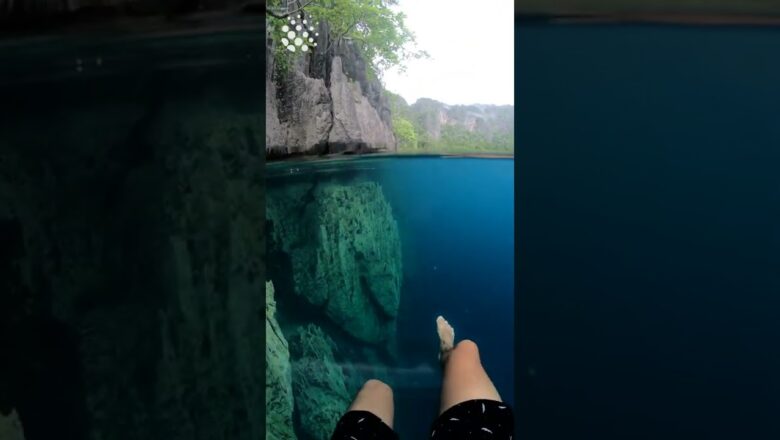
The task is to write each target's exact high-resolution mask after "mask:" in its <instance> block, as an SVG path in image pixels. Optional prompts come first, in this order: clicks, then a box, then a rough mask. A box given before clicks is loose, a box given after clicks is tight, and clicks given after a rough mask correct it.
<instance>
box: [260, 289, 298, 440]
mask: <svg viewBox="0 0 780 440" xmlns="http://www.w3.org/2000/svg"><path fill="white" fill-rule="evenodd" d="M292 416H293V390H292V370H291V367H290V351H289V348H288V345H287V340H286V339H285V338H284V334H283V333H282V329H281V328H280V327H279V323H278V322H277V321H276V301H274V285H273V284H272V283H271V282H270V281H269V282H267V283H265V427H266V428H265V438H266V440H291V439H295V433H294V432H293V425H292Z"/></svg>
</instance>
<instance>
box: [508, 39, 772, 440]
mask: <svg viewBox="0 0 780 440" xmlns="http://www.w3.org/2000/svg"><path fill="white" fill-rule="evenodd" d="M516 53H517V68H516V69H517V70H516V72H517V73H516V75H517V86H518V87H517V89H516V90H517V97H516V102H517V103H518V111H517V113H516V115H517V124H518V127H517V131H518V132H519V133H520V135H519V136H518V140H519V141H518V145H517V146H516V158H517V161H518V184H519V187H518V188H519V190H518V200H517V203H518V207H519V210H520V211H519V215H518V226H519V229H518V231H519V235H518V246H519V248H518V250H519V254H518V255H519V258H518V297H517V300H518V315H517V316H518V321H517V327H518V335H519V351H518V376H517V378H518V381H519V383H518V389H519V390H520V392H519V394H518V395H517V399H518V405H519V406H520V426H519V429H518V431H519V434H520V437H521V438H524V439H529V440H530V439H558V438H561V439H563V438H566V439H569V438H599V439H602V440H604V439H625V438H634V439H639V438H648V439H651V438H652V439H660V438H663V439H684V438H685V439H690V438H696V439H704V438H707V439H721V438H722V439H726V438H749V439H771V438H780V419H779V418H778V414H780V345H778V337H780V319H778V317H779V316H780V314H779V313H778V312H779V311H780V295H778V294H780V107H778V106H779V105H780V81H779V80H778V79H780V29H776V28H764V29H759V28H736V27H722V28H720V27H716V28H699V27H673V26H551V25H530V24H528V25H519V26H518V28H517V32H516Z"/></svg>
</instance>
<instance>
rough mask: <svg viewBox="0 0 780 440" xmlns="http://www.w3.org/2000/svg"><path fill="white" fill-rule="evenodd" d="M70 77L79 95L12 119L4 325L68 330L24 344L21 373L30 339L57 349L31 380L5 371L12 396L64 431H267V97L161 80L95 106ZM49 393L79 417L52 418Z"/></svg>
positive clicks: (204, 435)
mask: <svg viewBox="0 0 780 440" xmlns="http://www.w3.org/2000/svg"><path fill="white" fill-rule="evenodd" d="M61 87H63V88H64V87H74V90H73V93H72V95H73V96H74V97H76V99H75V100H74V101H69V100H67V99H65V98H63V99H62V100H55V101H54V102H50V100H49V99H48V98H46V100H45V103H44V104H43V105H29V106H28V107H25V109H20V111H19V114H18V118H17V117H16V116H15V117H14V119H10V118H9V119H7V120H6V121H2V122H0V125H2V130H0V132H2V133H3V138H4V139H3V142H0V217H2V218H0V230H7V231H8V233H9V234H10V236H12V238H14V242H15V243H17V242H18V245H19V249H18V251H16V250H14V252H13V253H9V252H6V249H5V248H3V249H2V250H0V272H3V274H4V276H3V277H1V278H2V279H0V287H2V288H0V291H6V289H5V287H8V289H10V290H9V291H11V292H14V298H11V299H12V301H11V306H13V307H14V310H13V311H12V312H7V311H6V310H2V311H0V316H3V317H5V315H6V313H12V314H13V315H12V318H13V319H12V320H6V319H2V320H0V329H2V330H4V331H5V330H6V328H8V329H11V330H15V329H28V330H27V331H26V332H25V333H20V335H21V336H24V337H25V339H23V340H27V339H32V337H33V336H35V335H37V334H40V333H41V325H42V324H38V323H39V322H43V323H45V324H46V325H47V326H48V327H47V328H52V329H54V330H56V332H55V331H54V330H52V331H48V332H47V333H46V335H47V338H48V339H46V340H45V341H46V342H47V344H43V343H38V344H24V345H23V344H17V345H18V346H19V347H20V348H19V349H17V350H16V351H11V352H10V354H9V355H8V356H9V358H13V359H14V361H13V362H14V364H18V365H19V366H18V367H15V368H14V369H13V370H11V371H25V370H23V368H25V367H27V366H28V365H27V364H23V363H22V362H23V361H24V360H25V359H26V358H25V357H24V356H22V354H26V353H27V352H28V351H29V352H32V354H33V355H34V356H35V357H33V359H36V360H37V359H44V360H45V359H49V358H50V357H53V356H55V355H56V356H57V359H58V362H59V363H57V364H52V363H47V362H36V363H31V365H32V366H34V367H35V370H34V373H35V375H34V378H35V381H36V382H35V383H33V384H31V385H34V386H28V387H27V388H26V389H23V390H21V391H19V392H17V391H16V390H17V388H19V387H18V386H17V385H16V384H17V383H22V381H24V380H26V378H27V376H25V375H5V376H3V377H0V389H3V390H5V389H12V390H14V392H13V394H11V395H9V396H5V395H4V396H3V397H2V400H6V399H7V400H8V401H9V402H3V404H4V405H6V404H7V405H10V406H15V407H16V408H17V409H18V411H19V416H20V418H21V420H23V421H25V420H27V418H28V417H29V418H33V419H35V420H48V421H50V424H51V426H53V427H54V428H53V429H57V430H59V431H60V432H61V437H62V438H77V439H80V438H90V439H117V440H131V439H132V440H136V439H148V438H166V439H169V440H179V439H182V440H183V439H190V440H196V439H202V440H205V439H209V440H218V439H228V438H229V439H235V440H238V439H247V440H248V439H258V438H262V437H263V433H264V431H265V426H263V425H262V423H260V422H261V419H262V418H261V417H258V414H262V411H264V404H265V402H264V399H263V389H262V387H261V385H262V381H263V376H262V374H263V372H262V371H261V368H259V366H261V365H262V362H263V358H262V356H263V350H264V348H263V347H264V343H263V340H262V331H263V328H262V327H261V326H262V320H261V316H262V315H261V313H262V310H263V304H262V296H261V295H262V291H263V288H264V278H265V274H264V272H263V271H264V269H263V265H262V263H263V258H264V253H265V242H264V233H263V224H264V222H263V215H262V213H263V199H264V190H263V185H264V180H263V175H262V158H263V155H264V148H263V147H262V145H263V131H262V130H263V116H262V111H257V112H254V113H253V112H252V111H251V108H249V107H241V108H239V109H237V108H236V105H235V103H232V102H226V101H227V100H226V98H225V97H224V96H225V95H226V94H227V93H215V94H214V96H213V97H211V96H210V95H208V94H207V93H205V92H202V91H199V92H198V93H197V94H196V96H193V97H191V98H190V99H185V98H182V97H181V94H177V95H176V96H175V97H174V96H168V95H162V94H161V93H162V92H161V91H160V90H161V89H158V88H155V87H153V86H152V85H150V86H149V89H150V90H151V92H148V93H147V92H144V94H145V96H141V97H139V98H138V99H137V102H136V101H133V104H132V105H130V104H127V105H124V104H123V102H124V101H123V100H122V99H117V101H118V102H117V103H116V104H113V100H111V99H109V98H108V97H107V98H106V101H109V102H112V104H111V105H108V104H107V105H106V107H105V108H89V107H85V104H84V103H83V102H82V101H83V100H84V98H83V96H86V95H87V94H88V93H86V92H84V93H81V92H83V90H82V89H80V88H79V84H76V85H73V84H67V85H63V86H61ZM84 87H87V88H90V87H94V84H91V83H90V84H87V83H86V82H85V84H84ZM182 87H184V86H182ZM55 90H57V91H61V90H60V89H55ZM100 90H101V91H102V90H107V89H105V88H101V89H100ZM139 90H146V87H139ZM199 90H200V89H199ZM139 93H140V92H139ZM42 96H44V97H48V96H49V95H47V94H42ZM68 96H70V94H69V95H68ZM89 96H93V95H91V94H90V95H89ZM25 99H27V96H25ZM14 102H15V101H14ZM41 127H46V129H45V130H42V129H41ZM5 224H8V225H11V226H13V227H11V226H9V227H7V228H6V227H4V225H5ZM0 233H2V231H0ZM17 238H18V239H17ZM6 271H7V272H6ZM5 274H8V275H9V276H8V277H6V276H5ZM16 296H19V298H18V300H17V299H16ZM0 297H2V295H0ZM5 301H6V298H5V297H3V298H2V299H0V303H2V305H5ZM6 326H8V327H6ZM50 334H51V337H49V335H50ZM32 340H35V339H32ZM12 348H13V347H12ZM71 363H73V364H75V365H73V366H72V367H69V369H67V370H66V369H64V368H59V366H60V365H68V366H70V364H71ZM30 371H33V370H32V369H30ZM31 375H32V373H31ZM50 383H61V384H62V385H61V387H60V388H57V389H52V388H51V387H44V386H43V385H47V386H48V385H49V384H50ZM70 384H73V385H70ZM44 390H45V391H44ZM65 391H67V393H66V392H65ZM25 392H26V393H27V394H24V393H25ZM32 393H37V394H35V395H34V397H30V396H31V395H32ZM45 393H48V394H49V395H56V396H57V399H54V400H52V399H48V397H50V396H47V395H46V394H45ZM20 401H21V402H29V401H34V403H35V405H27V406H21V405H19V402H20ZM47 401H51V402H54V403H57V404H59V405H61V406H63V407H64V408H60V409H59V411H60V412H61V413H62V414H66V415H67V416H68V417H67V418H68V419H71V418H73V419H75V418H76V416H78V415H85V417H84V419H83V423H82V422H81V421H79V423H78V424H76V423H75V422H74V423H73V425H74V427H73V428H68V427H66V426H63V425H64V424H60V423H57V420H54V418H53V417H49V415H50V414H51V413H52V412H53V411H52V409H51V407H53V406H54V403H52V404H48V403H47ZM71 413H74V415H73V417H71ZM61 418H63V419H64V418H66V417H64V416H61ZM44 428H46V429H49V430H51V429H52V428H50V427H49V428H47V427H46V426H44V424H41V423H38V424H36V426H35V427H33V426H31V427H30V428H29V429H25V434H26V435H27V436H28V437H32V436H33V429H37V430H39V431H40V430H42V429H44ZM38 437H39V438H54V437H53V436H46V435H38Z"/></svg>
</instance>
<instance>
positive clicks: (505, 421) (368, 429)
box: [331, 399, 515, 440]
mask: <svg viewBox="0 0 780 440" xmlns="http://www.w3.org/2000/svg"><path fill="white" fill-rule="evenodd" d="M514 429H515V420H514V414H513V413H512V408H510V407H509V405H507V404H506V403H503V402H498V401H495V400H484V399H479V400H468V401H465V402H461V403H459V404H457V405H455V406H453V407H452V408H450V409H448V410H447V411H444V413H442V414H441V415H440V416H439V417H438V418H437V419H436V421H435V422H434V423H433V426H432V427H431V433H430V438H431V439H433V440H461V439H464V440H465V439H471V440H480V439H484V440H488V439H490V440H512V437H513V435H514ZM371 439H376V440H397V439H398V434H397V433H396V432H395V431H393V430H392V429H391V428H390V427H389V426H387V425H386V424H385V423H384V422H383V421H382V420H381V419H380V418H379V417H377V416H376V415H374V414H372V413H370V412H368V411H349V412H348V413H346V414H345V415H344V416H343V417H342V418H341V419H340V420H339V422H338V424H337V425H336V429H335V431H334V432H333V436H332V437H331V440H371Z"/></svg>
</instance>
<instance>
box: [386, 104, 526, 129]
mask: <svg viewBox="0 0 780 440" xmlns="http://www.w3.org/2000/svg"><path fill="white" fill-rule="evenodd" d="M390 99H391V100H392V107H393V110H394V111H395V112H396V113H398V114H399V115H400V116H403V117H405V118H407V119H409V120H411V121H414V122H415V123H416V124H417V125H418V126H419V127H421V128H422V130H423V132H424V134H425V135H427V136H428V137H429V138H430V139H433V140H438V139H440V138H441V135H442V130H443V129H445V128H446V127H455V128H458V129H463V130H465V131H467V132H470V133H475V134H482V135H485V136H495V135H512V136H513V135H514V107H513V106H511V105H481V104H475V105H448V104H445V103H443V102H439V101H436V100H433V99H429V98H420V99H418V100H417V101H416V102H415V103H414V104H412V105H409V104H408V103H407V102H406V101H405V100H404V99H403V98H402V97H400V96H398V95H394V94H391V95H390Z"/></svg>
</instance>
